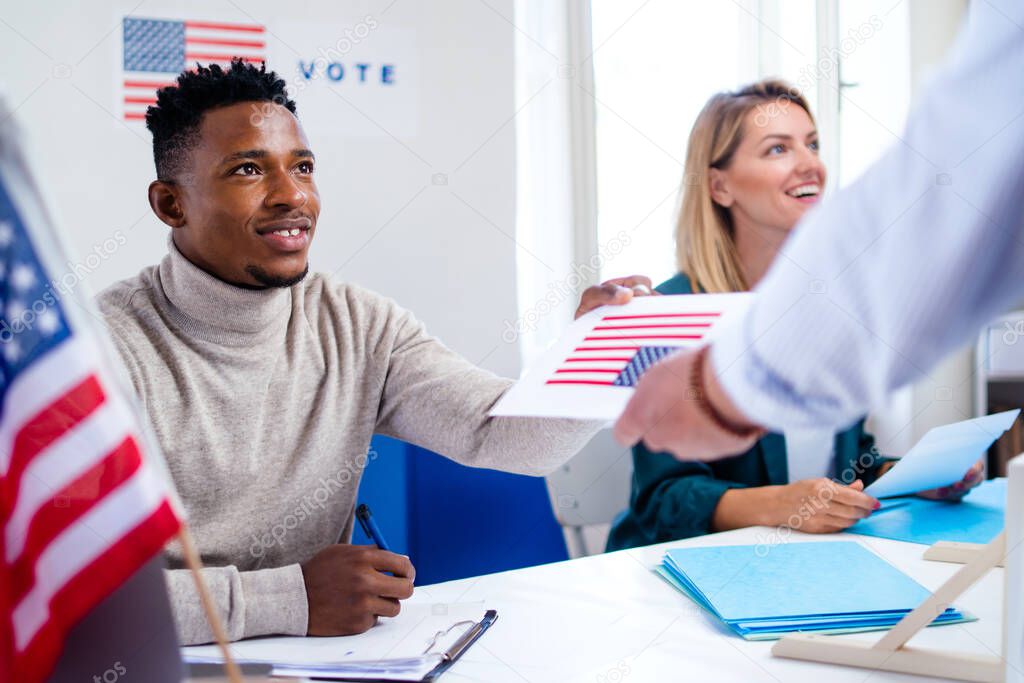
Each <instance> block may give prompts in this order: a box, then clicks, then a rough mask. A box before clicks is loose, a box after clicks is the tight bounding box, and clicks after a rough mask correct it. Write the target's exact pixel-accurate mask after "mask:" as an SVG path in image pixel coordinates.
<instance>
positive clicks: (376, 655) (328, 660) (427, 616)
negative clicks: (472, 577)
mask: <svg viewBox="0 0 1024 683" xmlns="http://www.w3.org/2000/svg"><path fill="white" fill-rule="evenodd" d="M485 611H486V608H485V607H484V604H483V603H481V602H472V603H458V604H454V605H453V604H437V605H435V604H425V603H405V604H403V605H402V612H401V613H400V614H399V615H398V616H397V617H395V618H393V619H386V618H381V619H380V623H378V624H377V625H376V626H374V627H373V628H371V629H370V630H369V631H367V632H366V633H361V634H359V635H355V636H340V637H337V638H312V637H309V638H301V637H271V638H253V639H250V640H242V641H238V642H236V643H232V644H231V645H230V646H229V647H230V648H231V653H232V655H233V656H234V657H235V659H236V660H237V661H238V662H239V663H243V664H248V663H257V664H270V665H272V666H273V668H274V670H273V673H274V675H275V676H311V677H315V676H319V677H344V676H348V677H360V676H362V677H366V678H373V679H376V680H389V681H409V680H420V679H422V678H423V677H424V676H425V675H426V674H428V673H429V672H430V671H432V670H433V669H434V668H435V667H436V666H437V665H438V663H440V661H441V655H440V653H441V652H443V651H444V650H445V649H447V648H448V647H450V646H451V645H452V644H454V643H455V641H456V640H458V639H459V637H461V636H462V635H463V634H464V633H465V632H466V631H467V630H468V629H470V628H472V625H473V624H474V623H476V622H478V621H480V619H481V618H482V617H483V616H484V612H485ZM459 622H465V623H459ZM456 624H458V625H457V626H454V625H456ZM453 626H454V628H452V627H453ZM439 633H443V635H438V634H439ZM435 636H437V638H436V639H435ZM431 644H432V646H431ZM428 646H431V647H430V652H429V653H427V649H428ZM181 652H182V657H183V658H184V659H185V661H186V662H189V663H192V664H220V663H222V662H223V661H224V660H223V658H222V657H221V654H220V650H219V648H218V647H217V646H216V645H198V646H191V647H183V648H182V649H181ZM370 674H372V675H370Z"/></svg>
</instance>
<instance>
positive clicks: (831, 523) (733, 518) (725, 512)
mask: <svg viewBox="0 0 1024 683" xmlns="http://www.w3.org/2000/svg"><path fill="white" fill-rule="evenodd" d="M878 505H879V503H878V501H877V500H875V499H874V498H872V497H871V496H869V495H868V494H866V493H864V482H862V481H861V480H859V479H858V480H857V481H855V482H853V483H852V484H850V485H849V486H843V485H842V484H839V483H837V482H834V481H832V480H831V479H825V478H821V479H801V480H800V481H796V482H793V483H792V484H785V485H782V486H757V487H754V488H738V489H729V490H728V491H726V492H725V493H724V494H723V495H722V497H721V499H720V500H719V501H718V507H717V508H716V509H715V514H714V517H713V518H712V529H713V530H714V531H727V530H728V529H738V528H741V527H745V526H753V525H762V526H784V527H789V528H790V529H793V530H795V531H803V532H806V533H809V534H828V533H832V532H835V531H842V530H844V529H847V528H849V527H851V526H853V525H854V524H856V523H857V522H858V521H859V520H861V519H864V518H865V517H867V516H868V515H870V514H871V513H872V512H873V511H874V510H876V509H877V508H878Z"/></svg>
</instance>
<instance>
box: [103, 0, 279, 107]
mask: <svg viewBox="0 0 1024 683" xmlns="http://www.w3.org/2000/svg"><path fill="white" fill-rule="evenodd" d="M122 28H123V33H124V40H123V44H124V50H123V71H124V73H123V77H124V78H123V81H124V118H125V120H126V121H141V120H143V119H145V118H146V108H147V107H148V106H149V105H151V104H155V103H156V91H157V90H159V89H160V88H164V87H166V86H168V85H172V84H173V83H174V81H175V80H176V79H177V78H178V74H180V73H181V72H182V71H184V70H185V69H186V67H192V66H195V64H196V63H197V62H198V63H201V64H203V65H209V64H220V65H221V66H227V65H228V64H230V63H231V60H232V58H234V57H240V58H241V59H244V60H245V61H248V62H252V63H255V64H259V63H260V62H264V61H266V58H267V42H266V29H265V28H264V27H263V26H260V25H258V24H234V23H224V22H215V21H188V20H186V21H174V20H168V19H145V18H141V17H125V18H124V21H123V22H122Z"/></svg>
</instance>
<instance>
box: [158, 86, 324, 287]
mask: <svg viewBox="0 0 1024 683" xmlns="http://www.w3.org/2000/svg"><path fill="white" fill-rule="evenodd" d="M268 112H269V114H268ZM254 114H255V115H254ZM177 189H178V193H177V194H178V198H179V202H180V210H181V213H182V219H183V220H182V224H181V225H180V226H178V227H176V228H175V232H174V241H175V244H176V245H177V246H178V249H180V250H181V252H182V253H183V254H184V255H185V257H186V258H188V259H189V260H190V261H192V262H193V263H194V264H196V265H197V266H199V267H200V268H202V269H203V270H205V271H207V272H208V273H210V274H211V275H214V276H216V277H217V278H219V279H221V280H224V281H225V282H230V283H233V284H237V285H243V286H250V287H268V286H269V287H287V286H291V285H292V284H295V283H296V282H298V281H299V280H301V279H302V278H303V276H304V275H305V274H306V271H307V269H308V260H307V254H308V252H309V245H310V243H311V242H312V240H313V232H314V231H315V229H316V220H317V217H318V216H319V214H320V194H319V192H318V191H317V189H316V183H315V182H314V180H313V153H312V152H311V151H310V150H309V142H308V141H307V140H306V136H305V134H304V133H303V132H302V126H300V125H299V120H298V119H297V118H295V115H294V114H292V113H291V112H290V111H288V110H287V109H285V108H284V107H282V106H280V105H278V104H271V103H269V102H259V103H256V102H240V103H238V104H232V105H229V106H225V107H221V108H218V109H214V110H211V111H208V112H206V114H204V115H203V118H202V121H201V122H200V125H199V141H198V143H197V144H196V145H195V146H194V147H193V148H192V150H191V152H190V155H189V160H188V161H187V162H186V164H185V167H184V168H183V169H182V176H181V178H179V182H178V183H177Z"/></svg>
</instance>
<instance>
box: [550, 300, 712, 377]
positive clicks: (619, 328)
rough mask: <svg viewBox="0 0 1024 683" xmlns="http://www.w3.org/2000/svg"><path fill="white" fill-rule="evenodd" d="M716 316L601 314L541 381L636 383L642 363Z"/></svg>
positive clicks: (680, 343)
mask: <svg viewBox="0 0 1024 683" xmlns="http://www.w3.org/2000/svg"><path fill="white" fill-rule="evenodd" d="M721 315H722V313H721V311H706V312H695V313H652V314H650V315H606V316H604V317H602V318H601V320H600V321H599V322H598V323H597V324H596V325H595V326H594V327H593V328H592V329H591V330H590V332H589V333H588V334H587V335H586V336H585V337H584V338H583V341H582V343H580V345H579V346H577V347H576V348H575V349H573V352H572V353H571V354H569V357H568V358H566V359H565V361H564V362H562V363H561V364H560V365H559V366H558V368H557V369H556V370H555V372H554V374H553V375H552V376H551V377H550V378H549V379H548V380H547V381H546V382H545V383H546V384H568V385H581V386H586V385H598V386H618V387H633V386H636V383H637V382H638V381H640V376H641V375H643V374H644V372H645V371H646V370H647V368H649V367H651V366H652V365H654V364H655V363H657V362H658V361H659V360H661V359H662V358H664V357H665V356H668V355H669V354H671V353H674V352H676V351H678V350H679V349H680V348H685V347H688V346H694V345H696V344H697V343H698V342H700V340H701V339H703V338H704V335H705V334H707V332H708V330H709V329H711V326H712V325H713V324H714V323H715V322H716V321H717V320H718V318H719V317H720V316H721Z"/></svg>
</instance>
